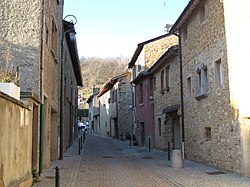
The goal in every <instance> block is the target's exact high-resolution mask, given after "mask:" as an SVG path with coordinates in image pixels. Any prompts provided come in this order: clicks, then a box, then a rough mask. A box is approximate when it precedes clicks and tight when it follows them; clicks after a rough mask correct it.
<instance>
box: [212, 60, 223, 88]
mask: <svg viewBox="0 0 250 187" xmlns="http://www.w3.org/2000/svg"><path fill="white" fill-rule="evenodd" d="M214 71H215V72H214V75H215V86H216V87H217V88H219V87H222V86H223V82H224V76H223V67H222V62H221V58H220V59H218V60H216V61H215V64H214Z"/></svg>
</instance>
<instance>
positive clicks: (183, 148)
mask: <svg viewBox="0 0 250 187" xmlns="http://www.w3.org/2000/svg"><path fill="white" fill-rule="evenodd" d="M173 34H174V35H175V36H177V37H178V39H179V40H178V41H179V60H180V89H181V125H182V126H181V131H182V133H181V134H182V146H181V147H182V159H184V157H185V129H184V127H185V125H184V121H185V120H184V99H183V70H182V51H181V36H180V34H177V33H173Z"/></svg>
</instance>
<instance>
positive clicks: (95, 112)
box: [87, 88, 100, 133]
mask: <svg viewBox="0 0 250 187" xmlns="http://www.w3.org/2000/svg"><path fill="white" fill-rule="evenodd" d="M99 92H100V88H93V94H92V95H91V96H90V97H89V98H88V99H87V103H88V104H89V125H90V127H91V130H92V131H93V132H96V133H97V132H99V129H100V112H99V108H100V106H99V105H100V103H99V98H98V97H97V95H98V94H99Z"/></svg>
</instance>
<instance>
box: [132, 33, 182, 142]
mask: <svg viewBox="0 0 250 187" xmlns="http://www.w3.org/2000/svg"><path fill="white" fill-rule="evenodd" d="M177 43H178V38H177V37H176V36H175V35H171V34H169V33H168V34H164V35H162V36H159V37H156V38H153V39H151V40H148V41H145V42H142V43H140V44H138V47H137V49H136V50H135V52H134V55H133V57H132V58H131V61H130V62H129V64H128V69H129V70H130V71H132V75H131V81H132V83H133V84H135V86H133V87H132V94H133V95H132V97H133V102H132V109H133V121H134V122H133V126H134V135H135V137H136V142H137V143H138V144H139V145H148V143H149V138H151V140H152V141H151V142H152V143H151V145H152V146H154V120H153V117H154V116H153V107H154V106H153V101H152V99H151V97H152V95H153V93H151V92H152V88H151V87H150V85H152V84H151V80H150V78H149V77H147V78H146V79H144V78H145V77H144V76H143V77H144V78H143V80H141V79H140V78H139V77H138V78H136V77H137V76H138V75H140V76H141V75H143V72H144V73H145V72H146V71H147V70H148V69H149V68H150V67H151V66H152V65H153V64H154V63H155V62H156V61H157V60H158V59H159V58H160V57H161V56H162V55H163V54H164V53H165V52H166V51H167V50H168V48H169V47H171V46H172V45H176V44H177ZM136 87H137V88H136ZM136 90H137V91H136ZM140 90H141V91H142V90H144V91H143V92H144V93H143V94H142V95H141V97H140V96H139V95H138V93H137V92H140ZM142 99H143V100H142ZM145 114H147V115H145Z"/></svg>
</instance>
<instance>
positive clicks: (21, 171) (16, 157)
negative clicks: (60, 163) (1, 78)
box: [0, 92, 32, 187]
mask: <svg viewBox="0 0 250 187" xmlns="http://www.w3.org/2000/svg"><path fill="white" fill-rule="evenodd" d="M0 106H1V107H0V119H1V122H0V129H1V131H0V142H1V144H0V181H1V178H2V179H3V182H4V185H5V186H6V187H8V186H23V187H24V186H31V184H32V171H31V163H32V158H31V156H32V111H31V110H30V109H28V106H26V105H24V104H23V103H21V102H18V101H17V100H15V99H13V98H10V97H8V96H7V95H5V94H3V93H2V92H0ZM0 183H1V182H0Z"/></svg>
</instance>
